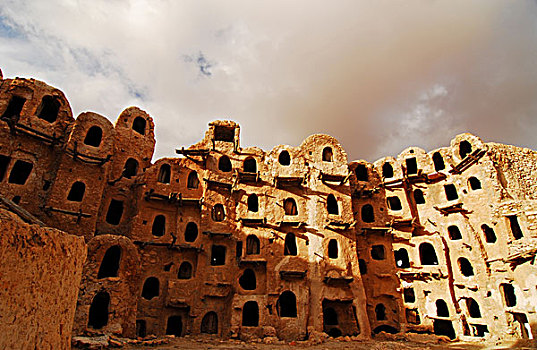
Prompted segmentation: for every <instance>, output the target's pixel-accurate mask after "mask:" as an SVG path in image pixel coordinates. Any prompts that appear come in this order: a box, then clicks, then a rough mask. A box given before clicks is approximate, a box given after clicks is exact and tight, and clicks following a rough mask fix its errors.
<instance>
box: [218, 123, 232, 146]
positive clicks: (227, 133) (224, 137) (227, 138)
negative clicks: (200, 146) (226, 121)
mask: <svg viewBox="0 0 537 350" xmlns="http://www.w3.org/2000/svg"><path fill="white" fill-rule="evenodd" d="M234 139H235V128H233V127H231V128H230V127H228V126H221V125H215V127H214V140H215V141H224V142H233V140H234Z"/></svg>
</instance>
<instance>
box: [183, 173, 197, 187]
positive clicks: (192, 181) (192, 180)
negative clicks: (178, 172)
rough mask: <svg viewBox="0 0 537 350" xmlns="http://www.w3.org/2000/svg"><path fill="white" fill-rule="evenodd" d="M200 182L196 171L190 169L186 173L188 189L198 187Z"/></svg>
mask: <svg viewBox="0 0 537 350" xmlns="http://www.w3.org/2000/svg"><path fill="white" fill-rule="evenodd" d="M199 184H200V180H199V179H198V173H197V172H195V171H194V170H192V171H191V172H190V174H188V181H187V185H186V187H187V188H188V189H194V188H198V186H199Z"/></svg>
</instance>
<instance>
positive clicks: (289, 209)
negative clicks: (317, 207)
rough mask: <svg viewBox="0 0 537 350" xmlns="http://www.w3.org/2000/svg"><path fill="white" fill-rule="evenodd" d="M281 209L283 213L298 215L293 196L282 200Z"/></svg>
mask: <svg viewBox="0 0 537 350" xmlns="http://www.w3.org/2000/svg"><path fill="white" fill-rule="evenodd" d="M283 210H284V213H285V215H293V216H294V215H298V209H297V206H296V202H295V200H294V199H293V198H287V199H286V200H284V201H283Z"/></svg>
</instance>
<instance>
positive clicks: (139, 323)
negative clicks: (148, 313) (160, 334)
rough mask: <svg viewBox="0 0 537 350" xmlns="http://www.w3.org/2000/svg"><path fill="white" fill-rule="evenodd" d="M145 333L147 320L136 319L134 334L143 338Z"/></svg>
mask: <svg viewBox="0 0 537 350" xmlns="http://www.w3.org/2000/svg"><path fill="white" fill-rule="evenodd" d="M146 335H147V322H146V321H145V320H136V336H137V337H140V338H145V337H146Z"/></svg>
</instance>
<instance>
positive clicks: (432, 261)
mask: <svg viewBox="0 0 537 350" xmlns="http://www.w3.org/2000/svg"><path fill="white" fill-rule="evenodd" d="M419 251H420V262H421V264H422V265H438V258H437V256H436V251H435V250H434V247H433V246H432V245H431V244H430V243H422V244H420V248H419Z"/></svg>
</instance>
